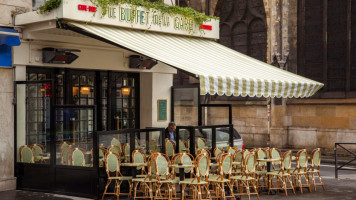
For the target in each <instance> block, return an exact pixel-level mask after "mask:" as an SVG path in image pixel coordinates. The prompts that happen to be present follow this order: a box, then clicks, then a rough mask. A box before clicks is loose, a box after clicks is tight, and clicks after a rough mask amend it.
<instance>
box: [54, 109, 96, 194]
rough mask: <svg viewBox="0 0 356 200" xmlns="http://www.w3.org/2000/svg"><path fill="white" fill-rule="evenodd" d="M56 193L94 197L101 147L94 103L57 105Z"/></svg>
mask: <svg viewBox="0 0 356 200" xmlns="http://www.w3.org/2000/svg"><path fill="white" fill-rule="evenodd" d="M54 110H55V129H56V130H55V150H56V159H55V186H54V190H55V192H56V193H66V194H75V195H80V196H90V197H94V196H96V194H97V182H98V171H97V167H98V166H97V163H98V161H95V160H96V159H95V158H94V157H95V156H94V155H97V151H94V150H93V149H98V148H97V146H96V145H95V144H96V142H94V141H97V139H96V133H95V131H94V130H95V128H94V127H95V126H94V124H95V120H94V119H95V109H94V106H55V109H54Z"/></svg>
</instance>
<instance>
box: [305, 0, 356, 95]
mask: <svg viewBox="0 0 356 200" xmlns="http://www.w3.org/2000/svg"><path fill="white" fill-rule="evenodd" d="M355 11H356V0H301V1H298V74H300V75H303V76H306V77H308V78H311V79H314V80H317V81H320V82H322V83H324V84H325V85H324V87H323V89H322V90H321V91H319V92H318V93H317V95H315V97H317V98H318V97H319V98H349V97H352V98H354V97H356V57H355V56H353V55H356V50H355V48H354V47H355V46H356V18H355V15H354V13H355Z"/></svg>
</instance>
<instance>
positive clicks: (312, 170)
mask: <svg viewBox="0 0 356 200" xmlns="http://www.w3.org/2000/svg"><path fill="white" fill-rule="evenodd" d="M308 172H319V170H317V169H312V168H311V169H308Z"/></svg>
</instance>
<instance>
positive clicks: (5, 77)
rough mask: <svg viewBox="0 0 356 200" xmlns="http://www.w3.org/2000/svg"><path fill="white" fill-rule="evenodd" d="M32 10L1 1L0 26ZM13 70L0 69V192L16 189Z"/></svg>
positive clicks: (28, 2) (26, 4) (26, 2)
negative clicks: (17, 15) (15, 16)
mask: <svg viewBox="0 0 356 200" xmlns="http://www.w3.org/2000/svg"><path fill="white" fill-rule="evenodd" d="M31 10H32V0H2V1H1V2H0V26H13V25H14V24H13V16H14V15H16V14H19V13H23V12H28V11H31ZM13 92H14V87H13V69H12V68H9V69H8V68H0V191H4V190H14V189H16V179H15V177H14V106H13V104H12V102H13V98H14V94H13Z"/></svg>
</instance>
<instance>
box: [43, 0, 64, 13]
mask: <svg viewBox="0 0 356 200" xmlns="http://www.w3.org/2000/svg"><path fill="white" fill-rule="evenodd" d="M61 3H62V0H49V1H46V3H45V4H44V5H42V6H40V7H39V8H38V11H39V13H41V14H45V13H47V12H50V11H51V10H53V9H56V8H58V7H59V6H60V5H61Z"/></svg>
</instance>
